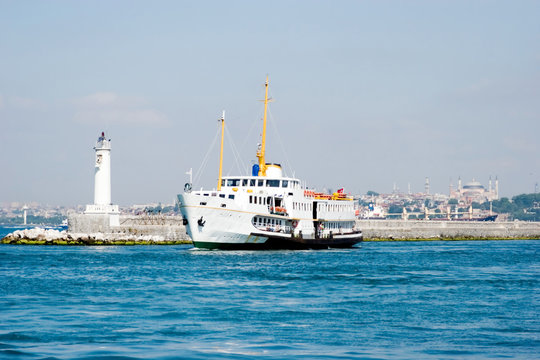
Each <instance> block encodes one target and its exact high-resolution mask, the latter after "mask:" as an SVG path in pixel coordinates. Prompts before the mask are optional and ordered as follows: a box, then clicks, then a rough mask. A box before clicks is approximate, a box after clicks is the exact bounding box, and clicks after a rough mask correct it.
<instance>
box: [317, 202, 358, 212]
mask: <svg viewBox="0 0 540 360" xmlns="http://www.w3.org/2000/svg"><path fill="white" fill-rule="evenodd" d="M353 210H354V207H353V205H349V204H327V203H322V204H318V206H317V211H353Z"/></svg>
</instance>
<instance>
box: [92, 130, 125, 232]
mask: <svg viewBox="0 0 540 360" xmlns="http://www.w3.org/2000/svg"><path fill="white" fill-rule="evenodd" d="M94 150H95V152H96V159H95V175H94V204H92V205H86V211H85V213H86V214H111V215H115V216H111V218H110V223H111V225H113V224H115V223H116V222H118V205H113V204H112V203H111V140H110V139H109V140H107V138H106V137H105V133H104V132H102V133H101V136H100V137H99V138H98V140H97V143H96V146H95V147H94Z"/></svg>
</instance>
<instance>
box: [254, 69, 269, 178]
mask: <svg viewBox="0 0 540 360" xmlns="http://www.w3.org/2000/svg"><path fill="white" fill-rule="evenodd" d="M264 88H265V91H264V117H263V132H262V141H261V147H260V148H259V149H258V150H257V158H258V159H259V176H266V161H265V160H264V153H265V148H266V113H267V110H268V75H267V76H266V83H265V84H264Z"/></svg>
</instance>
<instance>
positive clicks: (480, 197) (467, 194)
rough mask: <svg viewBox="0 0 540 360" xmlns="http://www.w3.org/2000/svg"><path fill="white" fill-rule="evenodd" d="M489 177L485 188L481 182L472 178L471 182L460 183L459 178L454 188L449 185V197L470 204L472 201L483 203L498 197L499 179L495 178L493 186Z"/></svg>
mask: <svg viewBox="0 0 540 360" xmlns="http://www.w3.org/2000/svg"><path fill="white" fill-rule="evenodd" d="M492 185H493V184H492V180H491V177H490V178H489V185H488V188H487V189H486V188H485V187H484V186H483V185H482V184H481V183H479V182H478V181H476V180H475V179H473V180H472V181H471V182H468V183H466V184H465V185H462V182H461V178H459V179H458V187H457V189H456V190H454V189H453V187H452V185H450V198H451V199H456V200H458V201H459V202H460V203H465V204H468V205H470V204H472V203H473V202H477V203H483V202H486V201H493V200H498V199H499V180H498V179H497V178H495V187H493V186H492Z"/></svg>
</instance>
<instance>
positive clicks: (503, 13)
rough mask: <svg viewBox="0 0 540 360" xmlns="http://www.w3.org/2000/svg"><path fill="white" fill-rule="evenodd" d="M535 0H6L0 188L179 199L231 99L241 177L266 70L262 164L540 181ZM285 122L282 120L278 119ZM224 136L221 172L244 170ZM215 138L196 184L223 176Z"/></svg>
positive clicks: (437, 185)
mask: <svg viewBox="0 0 540 360" xmlns="http://www.w3.org/2000/svg"><path fill="white" fill-rule="evenodd" d="M538 14H540V2H538V1H520V2H512V1H474V2H470V1H438V2H432V1H406V2H405V1H395V2H379V1H361V2H360V1H338V2H326V1H310V2H300V1H298V2H290V1H276V2H272V3H271V4H270V3H264V2H250V1H232V2H218V1H205V2H197V3H193V2H187V1H157V2H153V3H148V2H142V1H115V2H105V1H97V2H70V1H47V2H16V1H0V49H1V53H2V56H0V123H1V125H2V131H1V135H0V143H1V145H0V146H1V147H0V150H1V151H0V152H1V155H0V156H1V159H2V165H3V172H2V176H1V180H0V185H1V186H0V188H1V196H0V202H15V201H17V202H23V203H24V202H32V201H35V202H39V203H42V204H52V205H67V206H73V205H84V204H90V203H92V201H93V190H94V187H93V181H94V150H93V147H94V146H95V142H96V140H97V138H98V136H99V134H100V133H101V131H105V133H106V136H107V137H108V138H110V139H112V201H113V203H115V204H120V205H130V204H139V203H158V202H161V203H172V201H173V200H174V197H175V195H176V194H177V193H179V192H181V191H183V186H184V183H185V182H187V181H188V179H189V176H188V175H186V171H188V170H189V169H190V168H193V172H194V174H195V173H196V172H197V171H198V169H199V168H200V164H201V162H203V160H204V158H205V155H206V154H207V152H208V150H209V148H210V145H211V143H212V141H213V139H214V137H215V135H216V133H217V131H218V126H219V124H218V122H217V119H218V118H219V117H220V116H221V112H222V110H225V111H226V121H227V129H228V133H230V134H231V135H232V138H233V141H234V145H235V147H236V148H237V150H238V152H239V153H240V154H241V162H243V164H244V166H242V163H241V162H240V161H238V163H239V164H240V167H241V170H242V171H243V173H242V174H247V173H249V167H250V166H251V164H252V163H253V161H254V160H255V153H256V149H257V143H259V142H260V131H261V126H262V122H261V121H260V119H261V118H262V113H263V106H262V103H261V102H260V101H259V100H260V99H262V98H263V97H264V87H263V84H264V80H265V78H266V75H269V77H270V94H271V97H272V98H273V99H274V102H273V103H272V104H271V105H270V117H269V120H270V122H271V123H270V124H269V125H268V134H267V137H268V143H267V160H268V161H269V162H277V163H281V164H282V165H283V167H284V169H285V171H286V173H287V175H289V176H291V175H293V172H294V175H295V176H296V177H298V178H300V179H301V180H302V181H305V182H306V183H307V185H308V186H310V187H316V188H318V189H323V188H327V189H338V188H341V187H345V189H346V191H348V192H350V193H353V194H362V193H366V192H367V191H368V190H373V191H377V192H381V193H390V192H391V191H392V189H393V187H394V183H395V184H396V186H397V187H398V188H399V189H401V191H403V192H407V191H408V184H409V183H410V186H411V191H412V192H422V191H423V190H424V181H425V178H426V177H429V178H430V189H431V192H432V193H442V194H448V188H449V184H450V181H452V182H453V184H454V186H456V185H457V179H458V177H461V179H462V181H463V183H467V182H469V181H472V179H473V178H474V179H476V180H477V181H479V182H481V183H482V184H483V185H484V186H486V187H487V185H488V180H489V177H490V176H491V177H492V178H493V180H494V179H495V177H498V179H499V189H500V195H501V197H512V196H514V195H517V194H521V193H532V192H534V190H535V184H536V183H539V182H540V141H539V140H538V134H539V133H540V101H538V99H540V22H539V21H538ZM276 129H277V131H276ZM230 144H231V139H230V138H229V137H226V144H225V159H224V165H225V168H224V175H227V174H230V175H234V174H240V173H239V166H238V165H237V161H236V160H235V157H234V156H233V151H232V149H231V145H230ZM218 151H219V148H218V146H217V144H216V145H215V146H214V147H213V152H211V153H210V154H209V156H208V158H207V165H206V167H205V170H204V172H202V174H201V176H200V178H199V179H197V180H198V181H197V182H196V183H195V184H194V187H195V188H199V187H205V188H209V187H210V188H212V187H215V186H216V179H217V175H218V174H217V173H218Z"/></svg>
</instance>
